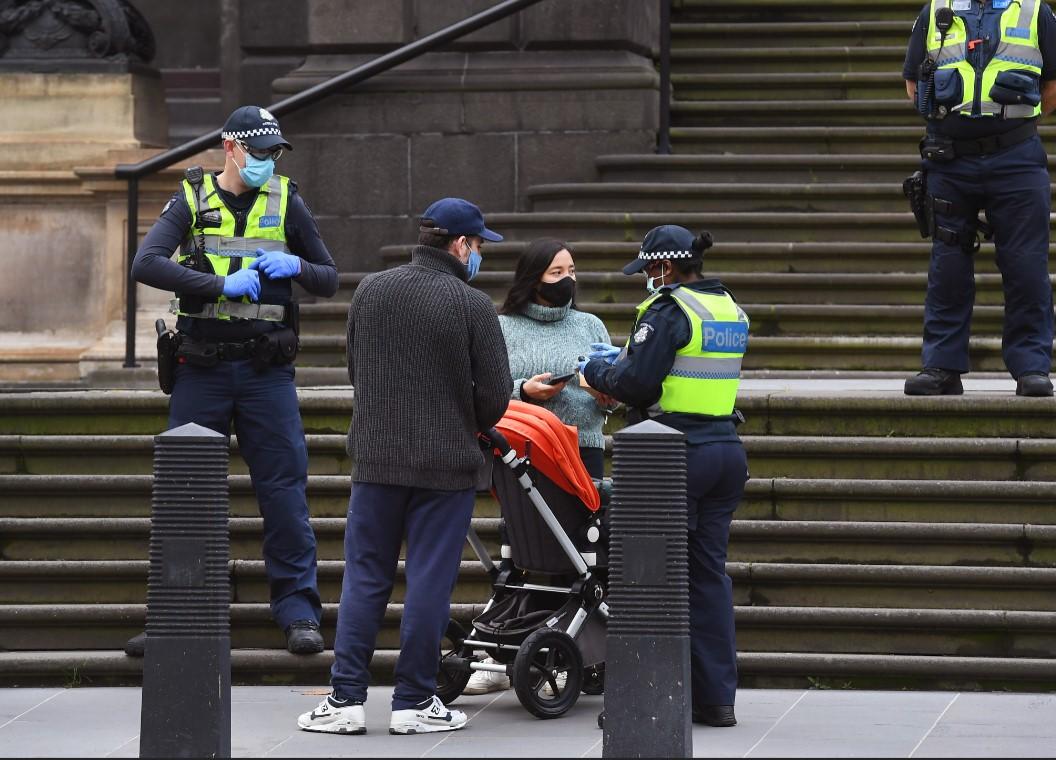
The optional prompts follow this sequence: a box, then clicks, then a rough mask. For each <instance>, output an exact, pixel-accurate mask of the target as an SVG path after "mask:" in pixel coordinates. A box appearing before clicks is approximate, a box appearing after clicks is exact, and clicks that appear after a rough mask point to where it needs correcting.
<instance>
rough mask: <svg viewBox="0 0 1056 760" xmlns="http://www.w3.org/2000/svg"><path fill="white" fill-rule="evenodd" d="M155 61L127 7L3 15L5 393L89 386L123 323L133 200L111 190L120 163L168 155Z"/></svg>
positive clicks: (78, 6) (96, 4)
mask: <svg viewBox="0 0 1056 760" xmlns="http://www.w3.org/2000/svg"><path fill="white" fill-rule="evenodd" d="M153 51H154V40H153V37H152V36H151V33H150V30H149V28H147V26H146V24H145V22H144V21H143V19H142V17H141V16H140V15H139V13H138V11H136V9H135V8H134V7H132V6H131V5H130V4H129V3H128V2H127V1H126V0H28V1H21V0H15V1H14V2H10V1H9V2H6V3H3V2H0V102H2V103H3V104H4V105H3V108H2V109H0V217H2V218H3V219H4V220H5V225H4V227H5V230H4V235H3V240H2V242H0V254H2V260H3V261H4V262H5V267H7V268H6V271H5V276H4V277H3V278H0V302H2V303H3V304H4V308H3V309H0V382H10V381H17V382H36V381H74V380H79V379H80V377H81V368H80V366H79V363H80V361H81V359H82V356H83V355H84V354H85V352H86V351H88V350H89V349H90V348H91V347H92V346H93V345H95V344H96V343H97V342H98V341H99V340H100V339H101V338H102V337H103V336H104V334H105V333H106V332H107V330H108V327H109V325H110V323H111V322H112V321H114V320H119V319H120V318H121V310H122V305H123V304H124V300H125V293H124V287H125V277H124V233H123V232H122V230H123V225H124V211H123V209H124V205H125V201H124V196H123V189H124V186H123V185H121V184H118V183H115V182H113V181H112V180H109V178H110V177H112V176H113V166H114V164H115V159H116V158H117V153H118V152H121V151H124V152H125V153H127V152H128V151H135V152H136V153H137V154H139V155H142V156H145V155H146V154H145V153H144V152H143V151H142V150H141V149H143V148H149V147H164V146H165V145H166V142H167V133H168V124H167V116H166V110H165V100H164V93H163V90H162V87H161V79H160V77H159V75H158V73H157V72H156V71H155V70H153V69H151V68H149V67H148V66H147V65H146V63H147V62H148V61H149V60H150V58H151V57H152V56H153ZM169 183H170V184H174V182H173V180H172V179H171V178H169ZM146 189H147V191H148V193H149V192H150V191H151V190H152V189H153V188H151V187H150V186H149V185H148V186H147V188H146ZM169 192H170V193H171V190H169ZM154 193H155V197H154V198H153V199H148V200H146V201H145V203H144V206H143V211H144V213H149V212H151V211H153V210H154V209H153V206H158V208H160V205H161V203H162V202H163V200H162V198H163V197H165V196H164V195H162V194H160V193H158V190H157V189H154Z"/></svg>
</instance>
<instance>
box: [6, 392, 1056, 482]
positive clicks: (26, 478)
mask: <svg viewBox="0 0 1056 760" xmlns="http://www.w3.org/2000/svg"><path fill="white" fill-rule="evenodd" d="M1038 401H1045V399H1038ZM1048 406H1049V407H1051V406H1052V404H1051V401H1050V402H1049V404H1048ZM1053 413H1054V414H1056V409H1054V410H1053ZM152 481H153V476H152V475H0V492H4V493H11V492H13V491H15V489H18V490H19V491H21V492H23V493H39V492H49V491H51V492H66V491H82V492H84V491H89V490H92V491H96V492H103V493H112V494H118V493H132V494H143V495H148V494H149V493H150V489H151V483H152ZM228 482H229V483H230V484H231V487H232V490H234V491H235V492H236V493H238V494H244V493H252V484H251V483H250V479H249V475H230V476H229V480H228ZM349 488H350V477H349V476H348V475H309V476H308V489H309V490H310V491H316V492H318V491H322V490H326V491H340V492H347V491H349ZM767 494H772V495H775V496H782V495H807V496H815V497H824V496H832V497H834V498H842V497H847V496H867V497H869V496H872V497H878V498H886V497H891V496H901V497H905V496H906V495H912V496H920V497H924V498H943V499H944V500H948V501H955V500H964V499H966V498H970V499H974V500H988V499H995V498H996V499H998V500H1009V499H1015V500H1032V501H1034V500H1042V501H1044V500H1048V499H1052V500H1056V482H1050V481H1005V480H972V481H964V480H887V479H882V478H880V479H872V478H859V479H855V478H818V479H812V478H752V479H751V480H749V481H748V484H747V487H746V495H748V496H752V497H759V496H765V495H767Z"/></svg>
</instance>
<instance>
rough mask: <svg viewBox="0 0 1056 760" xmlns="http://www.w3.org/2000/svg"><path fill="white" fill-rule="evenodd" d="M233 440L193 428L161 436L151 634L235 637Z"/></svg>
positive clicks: (149, 598)
mask: <svg viewBox="0 0 1056 760" xmlns="http://www.w3.org/2000/svg"><path fill="white" fill-rule="evenodd" d="M227 475H228V439H227V436H225V435H221V434H220V433H217V432H215V431H213V430H209V429H208V428H204V427H201V426H200V425H195V424H188V425H184V426H182V427H179V428H175V429H173V430H169V431H167V432H165V433H162V434H161V435H158V436H156V437H155V438H154V491H153V500H152V503H151V530H150V575H149V580H148V588H147V636H148V638H154V637H159V638H160V637H166V636H228V635H229V633H230V613H229V608H230V602H231V588H230V577H229V571H228V556H229V549H228V543H229V542H228V512H229V507H228V485H227Z"/></svg>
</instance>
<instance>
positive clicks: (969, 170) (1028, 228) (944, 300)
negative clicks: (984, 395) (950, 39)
mask: <svg viewBox="0 0 1056 760" xmlns="http://www.w3.org/2000/svg"><path fill="white" fill-rule="evenodd" d="M925 166H926V168H927V171H928V193H929V195H932V196H933V197H936V198H941V199H942V200H946V201H950V202H951V203H954V204H957V205H958V206H960V207H967V208H968V209H969V210H971V209H979V210H981V211H985V212H986V218H987V220H988V221H989V223H990V224H991V225H992V226H993V229H994V244H995V246H996V248H997V266H998V268H999V269H1000V270H1001V280H1002V284H1003V285H1004V291H1005V322H1004V335H1003V336H1002V341H1001V349H1002V354H1003V356H1004V360H1005V366H1006V367H1007V368H1008V371H1009V372H1010V373H1011V374H1012V376H1013V377H1015V378H1018V377H1020V376H1021V375H1023V374H1026V373H1030V372H1043V373H1048V372H1049V370H1050V368H1051V365H1052V337H1053V311H1052V286H1051V285H1050V284H1049V268H1048V263H1049V210H1050V206H1051V190H1050V186H1049V171H1048V159H1047V158H1046V155H1045V148H1044V147H1043V146H1042V144H1041V138H1040V137H1038V136H1036V135H1035V136H1034V137H1032V138H1031V139H1029V140H1026V141H1024V142H1022V143H1019V144H1018V145H1013V146H1012V147H1010V148H1006V149H1004V150H1001V151H999V152H997V153H993V154H990V155H982V156H960V157H958V158H956V159H954V160H953V161H951V162H948V163H936V162H932V161H927V162H925ZM958 210H961V209H958ZM935 218H936V223H937V224H938V225H939V226H942V227H946V228H949V229H952V230H954V231H956V232H957V233H959V234H961V235H962V237H964V236H965V235H966V234H967V233H966V232H965V227H966V226H967V225H968V224H969V222H970V220H969V218H967V217H966V216H965V215H963V214H961V215H956V214H942V213H938V212H936V217H935ZM974 272H975V262H974V259H973V257H972V255H971V254H967V253H965V252H964V250H963V249H962V248H961V247H960V245H955V244H951V243H947V242H943V241H941V240H938V239H933V242H932V250H931V266H930V269H929V271H928V292H927V297H926V299H925V302H924V349H923V353H922V357H921V358H922V361H923V366H925V367H935V368H938V369H946V370H953V371H955V372H967V371H968V370H969V364H968V336H969V332H970V323H971V316H972V305H973V303H974V301H975V280H974Z"/></svg>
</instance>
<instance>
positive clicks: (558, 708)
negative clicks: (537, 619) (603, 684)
mask: <svg viewBox="0 0 1056 760" xmlns="http://www.w3.org/2000/svg"><path fill="white" fill-rule="evenodd" d="M513 688H514V689H515V690H516V692H517V699H519V700H520V701H521V704H522V705H524V709H526V710H527V711H528V712H530V713H531V714H532V715H534V716H535V717H537V718H544V719H545V718H560V717H561V716H562V715H564V714H565V713H566V712H568V711H569V710H570V709H571V708H572V706H573V705H574V704H576V700H577V699H579V692H580V689H582V688H583V656H582V655H581V654H580V652H579V647H578V646H576V642H575V641H574V640H573V639H572V637H571V636H569V635H568V634H567V633H564V632H563V631H554V630H551V629H549V628H541V629H539V630H538V631H534V632H532V634H531V635H530V636H528V638H527V639H525V640H524V643H523V644H521V646H520V648H519V649H518V650H517V659H516V660H514V663H513Z"/></svg>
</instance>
